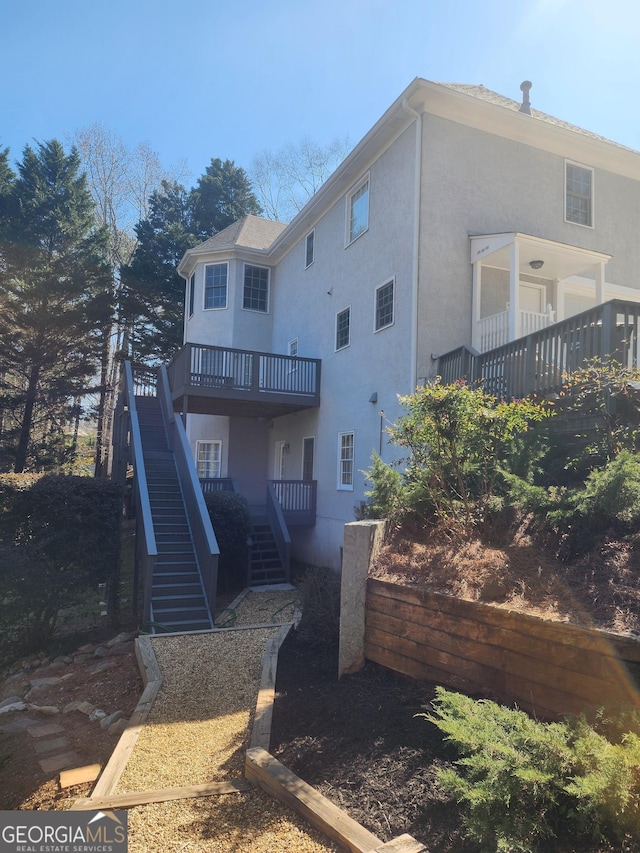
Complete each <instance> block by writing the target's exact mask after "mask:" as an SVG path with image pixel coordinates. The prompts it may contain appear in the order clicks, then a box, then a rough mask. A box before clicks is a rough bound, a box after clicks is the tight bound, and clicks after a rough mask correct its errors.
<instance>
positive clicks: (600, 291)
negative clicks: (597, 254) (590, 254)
mask: <svg viewBox="0 0 640 853" xmlns="http://www.w3.org/2000/svg"><path fill="white" fill-rule="evenodd" d="M594 273H595V275H594V278H595V280H596V305H602V303H603V302H604V301H605V299H604V261H600V263H599V264H596V265H595V266H594Z"/></svg>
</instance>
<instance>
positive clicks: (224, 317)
mask: <svg viewBox="0 0 640 853" xmlns="http://www.w3.org/2000/svg"><path fill="white" fill-rule="evenodd" d="M529 88H530V85H529V86H526V85H525V84H523V89H522V90H523V93H524V96H523V102H522V103H521V102H519V101H515V100H511V99H508V98H505V97H503V96H501V95H498V94H496V93H493V92H490V91H489V90H487V89H485V88H484V87H481V86H466V85H457V84H439V83H431V82H429V81H426V80H422V79H419V78H417V79H416V80H414V81H413V82H412V83H411V84H410V85H409V86H408V87H407V89H406V90H405V91H404V92H403V93H402V94H401V95H400V97H399V98H398V99H397V100H396V101H395V102H394V103H393V104H392V105H391V106H390V107H389V109H388V110H387V112H386V113H385V114H384V115H383V116H382V118H381V119H380V120H379V121H378V122H377V123H376V125H374V127H373V128H372V129H371V130H370V131H369V133H368V134H367V135H366V136H365V137H364V139H363V140H362V141H361V142H360V143H359V144H358V145H357V146H356V147H355V149H354V150H353V151H352V152H351V154H350V155H349V156H348V157H347V158H346V159H345V161H344V162H343V164H342V165H341V166H340V167H339V168H338V169H337V170H336V172H335V173H334V174H333V175H332V176H331V177H330V178H329V180H328V181H327V182H326V183H325V184H324V185H323V186H322V187H321V188H320V190H319V191H318V192H317V193H316V195H315V196H314V197H313V198H312V199H311V200H310V201H309V203H308V204H307V205H306V206H305V208H303V210H302V211H301V212H300V213H299V214H298V215H297V216H296V218H295V219H294V220H293V221H292V222H291V223H290V224H289V225H286V226H285V225H283V224H281V223H274V222H269V221H266V220H262V219H260V218H258V217H253V216H248V217H246V218H245V219H244V220H241V221H240V222H239V223H236V224H234V225H232V226H231V227H230V228H228V229H226V230H225V231H223V232H221V233H219V234H217V235H215V236H214V237H212V238H210V239H209V240H208V241H206V242H205V243H204V244H202V245H200V246H197V247H196V248H194V249H191V250H190V251H188V252H187V253H186V255H185V257H184V258H183V260H182V261H181V263H180V266H179V272H180V274H181V275H182V276H183V277H184V279H185V282H186V297H185V325H184V341H185V349H184V350H183V351H182V352H181V353H180V354H179V355H178V356H177V357H176V359H174V362H173V363H172V364H171V365H169V368H168V377H169V385H170V388H171V397H172V400H173V408H174V410H175V411H176V412H180V413H182V414H183V419H184V420H185V422H186V431H187V436H188V441H189V445H190V448H191V454H192V456H193V459H194V460H195V464H196V468H197V473H198V476H199V477H200V478H201V479H204V480H206V481H207V485H206V487H207V488H216V487H221V488H222V487H224V488H235V489H237V490H238V491H240V492H241V493H242V494H244V495H246V497H247V498H248V500H249V503H250V504H251V505H252V507H253V508H254V511H255V512H256V513H257V514H260V513H261V512H262V511H263V507H264V505H265V503H268V501H269V500H271V499H272V498H273V500H274V501H275V503H276V504H278V505H279V507H280V510H282V512H284V514H285V516H287V519H288V522H287V523H288V531H289V536H290V553H291V555H293V556H294V557H296V558H297V559H299V560H302V561H306V562H308V563H311V564H316V565H327V566H331V567H333V568H336V569H337V568H339V566H340V562H341V546H342V532H343V527H344V524H345V523H347V522H349V521H352V520H353V519H354V515H355V513H356V512H357V511H358V508H359V507H360V505H361V504H362V502H363V501H365V500H366V495H365V492H366V488H367V486H366V481H365V477H364V474H363V471H364V470H365V469H367V468H368V467H369V465H370V462H371V456H372V453H373V452H379V453H380V454H381V456H382V457H383V459H384V460H385V461H391V460H393V459H396V458H398V449H397V448H394V447H392V446H391V445H389V444H388V443H387V440H386V434H385V428H386V426H387V425H388V424H389V423H393V422H394V420H395V419H396V418H397V417H398V415H399V414H400V413H401V411H402V408H401V405H400V403H399V401H398V395H404V394H409V393H411V392H412V391H413V390H414V389H415V387H416V386H417V385H419V384H422V383H424V382H425V381H428V380H429V379H432V378H434V377H435V376H436V375H437V374H438V372H442V370H443V368H447V369H449V368H451V370H453V369H454V368H453V367H451V365H452V364H453V362H451V361H449V362H448V361H447V358H446V354H447V353H449V352H450V351H452V350H456V348H460V347H465V348H466V350H467V351H468V352H470V353H475V354H476V355H477V354H480V353H483V352H485V353H487V352H494V351H495V348H496V347H502V346H504V345H506V344H508V343H509V342H510V341H515V340H525V339H526V340H529V341H531V340H533V337H535V335H539V334H544V333H545V330H548V329H553V328H556V326H557V324H558V323H561V322H562V321H565V322H566V321H567V318H570V317H572V316H573V315H578V314H579V313H580V312H583V311H585V310H587V309H592V310H595V309H596V307H597V306H599V305H602V304H603V303H605V302H606V301H607V300H610V299H614V298H615V299H622V300H625V301H626V302H630V303H637V302H640V280H639V278H638V273H637V270H638V266H639V261H640V249H639V248H638V240H637V229H638V222H640V154H638V153H637V152H635V151H632V150H630V149H627V148H624V147H622V146H619V145H617V144H615V143H613V142H610V141H608V140H605V139H602V138H600V137H597V136H595V135H593V134H591V133H589V132H587V131H584V130H582V129H580V128H576V127H573V126H571V125H568V124H566V123H564V122H562V121H560V120H557V119H554V118H552V117H550V116H547V115H545V114H544V113H540V112H538V111H536V110H534V109H531V107H530V105H529V103H528V97H527V96H528V89H529ZM594 316H595V315H594ZM614 320H615V317H614ZM589 322H590V324H591V325H592V326H593V325H596V326H597V325H598V322H599V321H598V320H597V319H596V320H594V321H593V322H591V321H589ZM625 322H626V321H625ZM630 322H631V321H630ZM632 323H635V324H636V325H635V326H633V329H632V330H631V332H630V334H629V335H627V337H631V338H632V339H633V340H634V341H635V343H633V341H632V350H633V352H631V350H630V355H629V358H631V357H633V358H634V359H636V358H637V352H636V350H637V346H636V344H637V333H638V328H637V324H638V321H637V318H636V317H635V315H634V319H633V321H632ZM618 326H620V323H618ZM563 328H564V327H563ZM626 329H627V326H625V330H626ZM532 336H533V337H532ZM634 336H635V337H634ZM633 347H635V349H633ZM578 350H579V347H575V346H574V353H575V352H578ZM531 352H532V348H531V346H529V355H531ZM554 352H555V351H554ZM553 358H554V359H555V362H554V366H555V367H556V368H558V369H561V368H562V364H561V363H560V360H559V359H560V357H559V356H556V355H554V356H553ZM562 358H565V356H562ZM565 360H566V359H565ZM496 363H497V362H496ZM549 363H550V362H549V358H547V366H548V365H549ZM563 363H564V362H563ZM456 364H458V362H456ZM447 365H448V367H447ZM536 365H537V366H536ZM536 365H534V368H535V369H536V370H538V372H540V367H539V364H538V363H537V362H536ZM456 369H458V368H456ZM496 370H497V371H498V373H500V371H502V373H500V375H499V376H498V373H497V374H496V376H498V378H499V379H501V380H504V378H505V376H506V374H505V372H504V370H505V368H504V367H500V368H496ZM462 372H464V371H462ZM223 484H224V486H223ZM268 495H271V496H272V498H268ZM278 511H279V510H278Z"/></svg>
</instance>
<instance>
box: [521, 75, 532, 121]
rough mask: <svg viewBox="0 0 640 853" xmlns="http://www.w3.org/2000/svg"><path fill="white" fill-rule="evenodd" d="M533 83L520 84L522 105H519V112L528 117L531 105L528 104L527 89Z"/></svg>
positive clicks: (527, 81)
mask: <svg viewBox="0 0 640 853" xmlns="http://www.w3.org/2000/svg"><path fill="white" fill-rule="evenodd" d="M532 85H533V83H531V81H530V80H523V82H522V83H520V91H521V92H522V104H521V105H520V112H521V113H526V114H527V115H528V116H530V115H531V103H530V102H529V89H530V88H531V86H532Z"/></svg>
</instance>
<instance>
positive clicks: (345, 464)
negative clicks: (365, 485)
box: [338, 432, 355, 491]
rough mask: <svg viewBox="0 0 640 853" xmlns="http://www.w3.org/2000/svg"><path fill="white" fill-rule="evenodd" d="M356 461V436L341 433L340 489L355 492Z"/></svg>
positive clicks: (339, 436)
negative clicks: (354, 474)
mask: <svg viewBox="0 0 640 853" xmlns="http://www.w3.org/2000/svg"><path fill="white" fill-rule="evenodd" d="M354 460H355V434H354V433H353V432H341V433H340V434H339V435H338V489H341V490H344V491H353V473H354Z"/></svg>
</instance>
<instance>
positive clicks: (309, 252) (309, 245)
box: [304, 231, 316, 269]
mask: <svg viewBox="0 0 640 853" xmlns="http://www.w3.org/2000/svg"><path fill="white" fill-rule="evenodd" d="M315 240H316V232H315V231H311V232H310V233H309V234H307V240H306V243H305V254H304V266H305V269H306V268H307V267H310V266H311V264H312V263H313V251H314V244H315Z"/></svg>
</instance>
